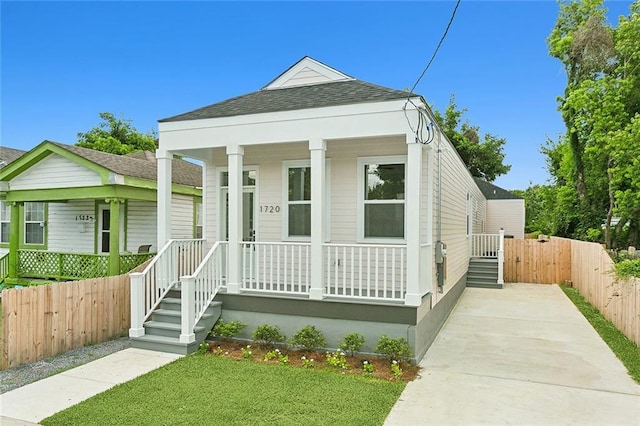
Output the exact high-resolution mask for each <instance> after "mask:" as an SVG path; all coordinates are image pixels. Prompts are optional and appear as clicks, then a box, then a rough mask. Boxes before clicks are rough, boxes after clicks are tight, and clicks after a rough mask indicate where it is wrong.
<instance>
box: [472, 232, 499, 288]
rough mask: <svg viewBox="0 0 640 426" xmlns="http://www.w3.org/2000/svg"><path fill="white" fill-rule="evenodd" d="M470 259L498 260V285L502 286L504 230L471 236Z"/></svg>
mask: <svg viewBox="0 0 640 426" xmlns="http://www.w3.org/2000/svg"><path fill="white" fill-rule="evenodd" d="M471 257H475V258H484V259H498V282H497V283H498V284H504V229H500V232H499V233H497V234H473V235H472V236H471Z"/></svg>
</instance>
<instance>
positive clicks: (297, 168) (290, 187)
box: [284, 160, 311, 238]
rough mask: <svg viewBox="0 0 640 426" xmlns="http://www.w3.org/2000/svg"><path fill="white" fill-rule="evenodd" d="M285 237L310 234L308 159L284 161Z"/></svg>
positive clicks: (309, 175) (309, 174) (308, 235)
mask: <svg viewBox="0 0 640 426" xmlns="http://www.w3.org/2000/svg"><path fill="white" fill-rule="evenodd" d="M284 175H285V176H284V177H285V179H286V181H285V182H286V197H285V204H286V208H285V209H286V211H285V214H286V215H287V216H286V217H287V219H286V227H287V228H286V229H287V233H286V236H287V237H292V238H296V237H310V236H311V165H310V162H309V161H306V160H303V161H286V162H285V163H284Z"/></svg>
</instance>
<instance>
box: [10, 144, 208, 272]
mask: <svg viewBox="0 0 640 426" xmlns="http://www.w3.org/2000/svg"><path fill="white" fill-rule="evenodd" d="M2 150H3V153H8V151H5V150H6V148H2ZM11 151H14V150H11ZM7 163H8V164H5V165H4V167H3V168H2V169H1V170H0V250H2V251H4V252H5V253H8V255H6V256H5V257H4V258H3V262H2V264H3V265H4V268H5V269H6V272H5V274H3V275H7V278H6V280H5V282H6V283H7V284H16V283H19V282H21V281H28V280H29V279H32V278H44V279H57V280H68V279H82V278H92V277H99V276H108V275H117V274H120V273H125V272H128V271H129V270H131V269H132V268H134V267H135V266H137V265H139V264H140V263H142V262H144V261H145V260H147V259H148V258H149V257H151V256H152V255H153V253H154V252H156V251H157V243H156V228H157V219H156V218H157V205H156V197H157V195H156V191H157V171H156V170H157V167H156V159H155V154H154V153H151V152H138V153H134V154H130V155H115V154H109V153H105V152H100V151H94V150H90V149H86V148H81V147H78V146H72V145H65V144H61V143H56V142H50V141H44V142H42V143H41V144H39V145H38V146H36V147H35V148H33V149H32V150H31V151H29V152H27V153H25V154H23V155H22V156H20V157H19V158H17V159H14V160H13V161H7ZM171 180H172V185H171V191H172V200H173V203H172V209H171V218H172V227H171V237H172V238H181V239H184V238H187V239H189V238H195V237H197V236H198V233H199V232H201V226H200V224H199V220H200V217H201V214H200V209H201V200H202V168H201V167H200V166H199V165H197V164H193V163H190V162H187V161H184V160H180V159H178V160H176V161H175V163H174V170H173V173H172V178H171ZM2 251H0V253H2ZM0 257H2V255H1V254H0ZM1 269H2V267H0V270H1ZM0 278H2V277H0Z"/></svg>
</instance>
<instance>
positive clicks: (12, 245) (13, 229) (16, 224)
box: [8, 202, 23, 280]
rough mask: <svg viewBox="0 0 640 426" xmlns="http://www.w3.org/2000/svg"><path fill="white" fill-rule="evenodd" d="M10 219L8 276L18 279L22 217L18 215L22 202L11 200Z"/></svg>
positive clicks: (11, 278)
mask: <svg viewBox="0 0 640 426" xmlns="http://www.w3.org/2000/svg"><path fill="white" fill-rule="evenodd" d="M9 204H10V205H11V219H10V222H9V271H8V272H9V276H8V278H9V279H10V280H16V279H18V273H19V266H20V265H19V264H20V257H19V254H18V249H19V248H20V228H22V226H23V225H22V217H21V216H20V206H21V205H22V203H18V202H11V203H9Z"/></svg>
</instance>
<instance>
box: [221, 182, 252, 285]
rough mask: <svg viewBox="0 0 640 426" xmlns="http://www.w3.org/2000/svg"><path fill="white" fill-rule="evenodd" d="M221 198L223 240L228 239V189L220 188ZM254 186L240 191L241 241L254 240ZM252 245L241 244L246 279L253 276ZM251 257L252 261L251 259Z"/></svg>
mask: <svg viewBox="0 0 640 426" xmlns="http://www.w3.org/2000/svg"><path fill="white" fill-rule="evenodd" d="M222 199H223V200H224V208H223V209H222V216H223V217H222V223H223V230H222V236H223V237H224V240H225V241H229V190H228V189H227V188H223V189H222ZM254 201H255V188H244V189H243V191H242V241H255V240H256V228H255V223H256V204H255V202H254ZM253 250H254V249H253V247H249V246H246V245H243V249H242V260H243V265H244V276H245V278H248V279H253V278H255V274H256V268H255V256H251V254H252V252H253ZM251 259H253V261H251Z"/></svg>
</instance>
